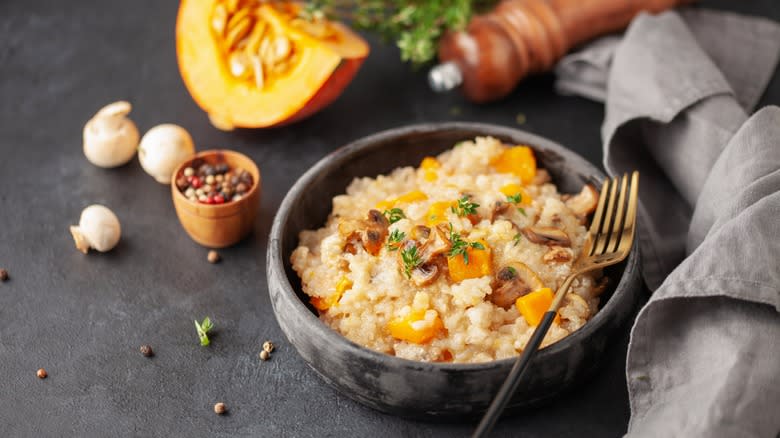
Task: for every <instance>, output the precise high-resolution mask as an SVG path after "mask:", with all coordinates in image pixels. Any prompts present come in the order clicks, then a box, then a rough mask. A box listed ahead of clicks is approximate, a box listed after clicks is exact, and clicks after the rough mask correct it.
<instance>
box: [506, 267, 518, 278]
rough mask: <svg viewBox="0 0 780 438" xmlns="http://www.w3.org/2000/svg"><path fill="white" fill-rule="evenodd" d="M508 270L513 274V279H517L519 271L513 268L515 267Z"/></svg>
mask: <svg viewBox="0 0 780 438" xmlns="http://www.w3.org/2000/svg"><path fill="white" fill-rule="evenodd" d="M506 269H507V270H508V271H509V272H511V273H512V277H513V278H514V277H517V269H515V268H513V267H511V266H507V267H506Z"/></svg>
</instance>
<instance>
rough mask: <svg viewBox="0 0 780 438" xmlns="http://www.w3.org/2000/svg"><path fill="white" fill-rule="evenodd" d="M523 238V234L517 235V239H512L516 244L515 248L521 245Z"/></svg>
mask: <svg viewBox="0 0 780 438" xmlns="http://www.w3.org/2000/svg"><path fill="white" fill-rule="evenodd" d="M522 238H523V235H522V234H521V233H517V234H515V237H513V238H512V240H513V241H514V242H515V244H514V246H517V244H518V243H520V239H522Z"/></svg>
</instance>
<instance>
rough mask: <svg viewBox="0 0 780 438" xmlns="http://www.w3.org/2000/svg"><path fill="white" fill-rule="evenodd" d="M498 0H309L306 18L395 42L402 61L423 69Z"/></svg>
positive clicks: (305, 10)
mask: <svg viewBox="0 0 780 438" xmlns="http://www.w3.org/2000/svg"><path fill="white" fill-rule="evenodd" d="M495 3H496V0H310V1H308V2H307V7H306V8H304V10H303V11H304V17H310V18H315V19H316V18H321V17H328V18H331V19H338V20H347V21H350V22H351V23H352V25H353V26H355V27H357V28H359V29H363V30H367V31H370V32H375V33H378V34H379V35H381V36H382V37H384V38H385V39H388V40H392V41H395V44H396V45H397V46H398V48H399V49H400V50H401V60H403V61H410V62H411V63H412V64H415V65H420V64H423V63H426V62H428V61H430V60H431V59H433V58H434V57H435V56H436V49H437V47H436V45H437V43H438V40H439V38H440V37H441V36H442V35H444V33H445V32H446V31H448V30H453V31H457V30H462V29H464V28H465V27H466V25H467V24H468V22H469V20H470V19H471V16H472V14H474V13H475V11H477V12H478V11H481V10H483V9H485V8H487V7H489V6H491V5H493V4H495Z"/></svg>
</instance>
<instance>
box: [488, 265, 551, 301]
mask: <svg viewBox="0 0 780 438" xmlns="http://www.w3.org/2000/svg"><path fill="white" fill-rule="evenodd" d="M492 286H493V292H491V293H490V295H488V298H489V299H490V301H491V302H492V303H493V304H495V305H496V306H499V307H503V308H504V309H509V308H510V307H512V306H513V305H514V304H515V301H517V299H518V298H520V297H522V296H523V295H527V294H529V293H531V292H533V291H535V290H537V289H541V288H543V287H544V283H542V280H541V279H540V278H539V276H538V275H536V273H535V272H534V271H533V270H531V268H529V267H528V266H526V265H525V264H524V263H521V262H511V263H509V264H507V265H506V266H504V267H503V268H501V269H500V270H499V271H498V272H497V273H496V278H495V279H494V280H493V285H492Z"/></svg>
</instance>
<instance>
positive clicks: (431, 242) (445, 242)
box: [423, 224, 452, 260]
mask: <svg viewBox="0 0 780 438" xmlns="http://www.w3.org/2000/svg"><path fill="white" fill-rule="evenodd" d="M424 245H425V248H424V249H425V251H424V252H423V253H424V256H425V258H426V259H427V260H432V259H433V258H434V257H437V256H439V255H442V254H444V253H446V252H447V251H449V250H450V248H451V247H452V242H450V239H449V236H448V230H447V227H446V226H445V225H443V224H439V225H437V226H436V229H435V232H434V233H431V234H430V236H429V237H428V240H427V241H426V242H425V244H424Z"/></svg>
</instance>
